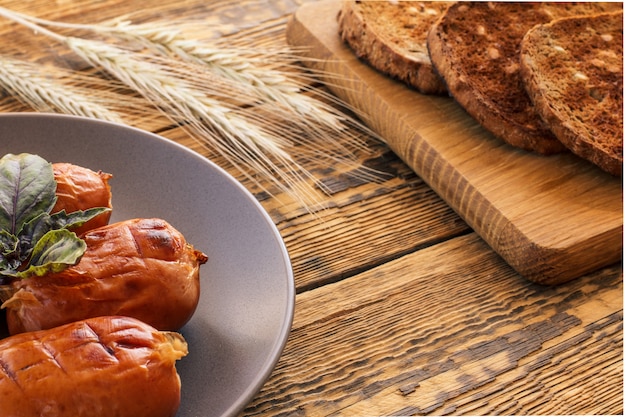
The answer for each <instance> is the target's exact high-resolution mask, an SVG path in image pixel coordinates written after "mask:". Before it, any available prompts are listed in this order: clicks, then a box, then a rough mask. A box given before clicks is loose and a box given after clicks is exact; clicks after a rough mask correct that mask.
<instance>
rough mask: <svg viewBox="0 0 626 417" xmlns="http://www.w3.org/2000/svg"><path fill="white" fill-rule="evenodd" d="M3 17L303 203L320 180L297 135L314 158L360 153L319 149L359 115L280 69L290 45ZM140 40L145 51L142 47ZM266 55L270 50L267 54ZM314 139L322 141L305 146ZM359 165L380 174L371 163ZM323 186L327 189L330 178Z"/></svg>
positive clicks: (342, 159) (347, 158)
mask: <svg viewBox="0 0 626 417" xmlns="http://www.w3.org/2000/svg"><path fill="white" fill-rule="evenodd" d="M0 15H2V16H4V17H6V18H9V19H11V20H13V21H15V22H17V23H20V24H22V25H24V26H27V27H30V28H32V29H34V30H36V31H37V32H38V33H41V34H44V35H46V36H49V37H51V38H53V39H56V40H57V41H59V42H61V43H63V44H65V45H66V46H67V47H69V48H70V49H71V50H72V51H73V52H74V53H75V54H77V55H78V56H79V57H81V58H82V59H84V60H85V61H86V62H88V63H89V64H90V65H92V66H94V67H96V68H102V69H105V70H106V72H108V73H109V74H110V75H112V76H113V77H115V78H116V79H118V80H119V81H121V82H122V83H124V84H125V85H126V86H128V87H129V88H131V89H132V90H134V91H136V92H137V93H139V94H140V95H141V96H143V97H144V98H145V99H146V100H148V101H149V102H150V103H152V104H153V105H154V106H155V107H156V108H157V109H159V110H160V111H161V112H162V114H164V115H165V116H166V117H168V118H170V120H172V121H173V122H175V123H177V124H180V125H181V126H183V127H184V128H185V129H186V130H187V131H188V132H189V133H190V135H191V136H192V137H193V138H194V139H196V140H197V141H198V142H199V143H200V144H201V145H202V146H205V147H207V149H209V150H213V151H217V152H218V153H220V154H221V155H223V156H224V157H225V158H226V160H227V161H228V162H229V163H230V164H232V165H233V166H234V167H236V168H238V169H239V171H240V172H242V173H243V174H244V175H245V176H246V177H247V178H248V179H250V180H251V181H252V182H253V183H255V184H256V185H257V186H259V187H260V188H261V189H264V190H265V191H266V192H269V191H268V190H267V189H265V188H264V187H262V186H261V182H260V181H258V180H257V178H256V177H257V175H261V176H263V177H266V178H267V179H269V180H270V182H271V183H273V184H275V185H277V186H278V188H279V189H280V190H281V191H282V192H285V193H287V194H289V195H291V196H292V197H294V198H295V199H296V200H297V201H299V202H300V203H301V205H303V206H304V207H305V208H310V207H311V206H312V205H315V204H316V203H317V201H318V196H317V195H316V192H314V191H313V190H312V189H311V187H309V186H308V185H306V183H307V182H311V181H312V182H314V183H315V182H316V181H317V180H316V179H315V178H314V176H313V175H311V174H310V173H309V172H307V171H306V170H305V169H303V168H302V167H301V166H300V165H299V164H298V163H297V162H296V161H295V160H294V159H293V158H292V156H291V155H290V153H289V152H288V149H290V148H292V147H293V145H294V143H293V140H292V139H291V138H298V139H300V137H302V138H306V139H305V140H302V141H301V142H303V143H304V145H303V146H304V148H305V149H306V151H307V153H308V155H310V156H315V157H324V158H327V159H329V161H330V163H334V164H336V163H342V164H348V165H352V166H354V165H355V161H356V159H355V157H354V155H353V154H351V151H350V150H349V149H347V148H345V147H344V148H340V149H339V150H338V151H337V153H335V154H331V155H325V154H323V153H322V152H320V150H319V149H316V148H315V146H314V144H315V143H316V141H319V140H326V139H327V138H328V137H332V136H333V134H337V133H341V132H342V131H345V130H346V129H345V126H344V125H343V123H354V122H352V121H351V120H350V119H349V118H347V117H346V115H345V114H344V113H342V112H340V111H338V110H337V109H335V108H334V107H333V106H331V105H327V104H326V103H324V102H323V101H321V100H317V99H315V98H312V97H308V96H307V95H305V94H302V91H303V90H304V88H305V87H304V86H305V83H304V82H301V83H299V82H298V81H294V80H293V79H292V78H289V77H287V76H286V75H285V74H284V73H283V72H282V71H281V70H280V68H281V66H285V62H289V61H290V60H292V59H293V57H292V56H291V55H290V53H289V52H288V51H286V50H279V51H273V53H272V54H270V55H268V54H267V53H265V54H259V53H258V52H256V51H255V52H253V51H250V50H245V51H244V50H241V49H233V48H227V47H223V46H222V47H220V48H209V47H206V46H203V45H202V44H201V43H200V42H199V41H195V40H187V39H184V38H183V37H182V36H181V34H180V32H179V31H178V30H172V29H163V28H160V29H159V28H157V27H156V26H154V25H131V24H130V23H128V22H126V21H122V22H118V23H115V24H112V23H111V24H108V25H77V24H64V23H57V22H50V21H46V20H42V19H37V18H33V17H30V16H26V15H22V14H18V13H16V12H12V11H10V10H7V9H5V8H2V7H0ZM41 25H46V26H51V25H56V26H59V27H64V28H69V29H82V30H90V31H92V32H97V33H99V34H105V35H107V36H109V37H113V38H115V40H116V41H120V40H121V41H125V43H126V44H125V45H123V46H116V45H112V44H109V43H107V42H104V41H98V40H90V39H83V38H78V37H74V36H65V35H61V34H59V33H57V32H53V31H51V30H49V29H47V28H44V27H42V26H41ZM117 43H119V42H117ZM129 43H131V44H133V43H134V44H135V45H129ZM137 44H139V45H141V46H143V48H144V49H146V51H147V52H145V51H144V52H142V51H138V50H137V49H136V46H137ZM242 55H244V56H245V58H242ZM268 57H271V58H272V59H271V60H269V62H268V59H267V58H268ZM289 65H290V64H287V66H289ZM200 70H201V71H200ZM333 100H336V99H333ZM242 104H244V105H243V106H242ZM250 106H254V107H250ZM267 106H269V109H267V110H266V111H265V114H271V115H272V118H273V119H274V121H273V122H271V121H269V120H270V118H265V115H262V114H260V112H259V111H251V109H252V108H255V109H256V110H258V109H259V107H260V108H264V107H267ZM356 125H357V126H362V125H360V124H358V123H356ZM344 133H345V132H344ZM368 133H369V132H368ZM343 136H344V137H348V139H349V142H350V146H351V147H353V148H355V149H358V148H360V149H363V148H364V144H363V143H362V142H361V141H360V139H359V138H358V137H357V136H356V135H350V134H344V135H343ZM311 138H313V139H314V140H313V141H310V143H309V144H307V143H308V142H309V141H308V139H311ZM352 172H353V173H355V172H356V173H357V174H356V175H360V176H366V177H368V178H370V179H371V178H372V177H373V175H372V173H371V172H369V171H367V170H366V169H363V170H360V169H357V170H352ZM374 177H375V175H374ZM318 186H320V187H322V189H323V185H321V184H318Z"/></svg>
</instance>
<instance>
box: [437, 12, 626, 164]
mask: <svg viewBox="0 0 626 417" xmlns="http://www.w3.org/2000/svg"><path fill="white" fill-rule="evenodd" d="M616 6H621V4H619V3H569V4H566V3H510V2H498V3H491V2H469V3H467V2H459V3H455V4H453V5H451V6H450V7H449V8H448V9H447V11H446V12H445V13H444V14H443V15H442V17H441V18H440V20H439V21H438V22H437V23H436V24H435V25H433V27H432V29H431V31H430V32H429V35H428V48H429V52H430V57H431V60H432V62H433V65H434V67H435V69H436V70H437V71H438V72H439V74H440V75H441V76H442V78H443V79H444V80H445V82H446V84H447V87H448V90H449V92H450V94H451V95H452V96H453V97H454V98H455V99H456V100H457V101H458V103H459V104H460V105H461V106H462V107H463V108H464V109H465V110H466V111H467V112H468V113H469V114H470V115H471V116H473V117H474V118H475V119H476V120H477V121H478V122H479V123H481V124H482V125H483V127H485V128H486V129H487V130H489V131H491V132H492V133H493V134H494V135H495V136H497V137H499V138H501V139H502V140H504V141H505V142H507V143H509V144H511V145H513V146H516V147H519V148H522V149H525V150H529V151H534V152H537V153H539V154H545V155H548V154H553V153H557V152H562V151H565V150H566V148H565V147H564V146H563V144H562V143H561V142H560V141H559V140H558V139H557V138H556V137H555V136H554V135H553V133H552V132H551V130H550V129H549V127H548V126H547V125H546V123H544V122H543V120H542V119H541V118H540V117H539V116H538V115H537V113H536V112H535V108H534V106H533V104H532V102H531V101H530V98H529V97H528V94H527V93H526V90H525V88H524V84H523V81H522V78H521V75H520V64H519V48H520V43H521V41H522V38H523V37H524V35H525V34H526V32H527V31H528V30H529V29H531V28H532V27H533V26H535V25H536V24H540V23H547V22H550V21H551V20H553V19H555V18H558V17H565V16H570V15H575V14H590V13H598V12H602V11H605V9H607V8H608V9H611V8H613V7H616Z"/></svg>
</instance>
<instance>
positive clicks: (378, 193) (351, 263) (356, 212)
mask: <svg viewBox="0 0 626 417" xmlns="http://www.w3.org/2000/svg"><path fill="white" fill-rule="evenodd" d="M161 134H162V135H163V136H165V137H167V138H170V139H172V140H175V141H177V142H179V143H181V144H183V145H185V146H187V147H189V148H191V149H193V150H196V151H198V152H200V153H202V154H204V155H207V156H208V157H209V158H210V159H211V160H212V161H213V162H215V163H216V164H218V165H220V166H226V163H225V161H224V160H222V159H221V158H220V157H219V156H218V155H215V154H211V153H210V152H209V151H208V150H206V149H203V148H202V147H201V146H200V144H198V143H196V142H194V141H193V139H191V138H190V137H189V136H188V135H187V134H186V133H185V131H184V130H183V129H181V128H176V129H170V130H166V131H163V132H161ZM341 141H342V138H341V137H335V138H333V141H329V143H328V145H327V146H326V148H325V149H326V150H327V151H328V152H333V151H335V150H336V149H335V148H334V146H335V145H340V144H341ZM368 143H369V146H370V149H371V153H369V154H367V155H363V156H362V157H361V159H360V163H362V164H363V165H365V166H368V167H370V168H372V169H375V170H377V171H378V172H380V177H379V181H362V180H359V179H358V178H354V177H351V176H349V175H347V173H346V172H341V171H339V170H338V169H337V167H333V166H324V167H320V166H319V165H318V163H317V162H316V161H305V160H302V161H300V162H301V163H302V164H303V166H305V167H306V168H307V169H310V170H311V171H312V172H314V173H315V175H316V176H317V177H318V178H319V179H320V181H322V182H324V183H325V184H326V185H327V187H328V188H329V189H330V190H331V194H329V195H326V196H323V195H322V196H323V200H322V201H323V206H324V207H325V208H324V209H323V210H321V211H319V212H318V213H315V214H313V213H308V212H306V210H304V209H302V208H300V207H297V206H296V205H295V202H293V201H292V200H291V201H290V199H289V197H288V196H286V195H283V194H281V193H280V192H279V190H275V189H272V188H271V187H270V190H269V191H270V192H276V194H275V196H274V197H273V198H270V197H269V196H268V194H267V193H266V192H265V191H263V190H259V189H258V188H257V187H255V185H254V184H251V183H250V181H249V180H248V179H246V178H245V177H244V176H243V175H241V174H239V173H237V172H234V171H231V172H230V173H231V174H232V175H233V176H235V178H237V180H239V181H240V182H241V183H242V184H244V186H246V188H248V189H249V190H250V191H251V192H252V193H254V194H255V195H256V196H257V199H259V201H260V202H261V204H262V205H263V206H264V208H265V209H266V210H267V211H268V213H269V214H270V216H271V217H272V219H274V221H275V223H276V226H277V227H278V229H279V231H280V233H281V236H282V237H283V240H284V241H285V244H286V246H287V250H288V251H289V253H290V256H291V260H292V267H293V270H294V278H295V281H296V291H297V292H298V293H299V292H303V291H306V290H310V289H312V288H316V287H319V286H322V285H324V284H327V283H331V282H336V281H339V280H341V279H344V278H346V277H350V276H352V275H354V274H357V273H359V272H361V271H363V270H365V269H368V268H371V267H373V266H376V265H380V264H382V263H385V262H388V261H389V260H392V259H395V258H398V257H400V256H403V255H404V254H406V253H410V252H413V251H415V250H419V249H421V248H423V247H427V246H430V245H432V244H435V243H438V242H441V241H444V240H447V239H450V238H452V237H454V236H458V235H462V234H466V233H468V232H470V229H469V227H468V226H467V224H466V223H465V222H464V221H463V220H461V218H460V217H459V216H458V215H457V214H456V213H455V212H454V210H452V209H451V208H450V206H448V205H447V204H446V203H445V202H444V201H443V200H442V199H441V198H440V197H439V196H438V195H437V194H436V193H435V192H433V191H432V189H431V188H430V187H428V185H427V184H426V183H424V181H423V180H421V179H420V178H419V177H417V176H416V175H415V173H414V172H413V171H412V170H411V169H410V168H409V167H407V166H406V165H405V164H404V163H403V162H402V161H401V160H400V159H399V158H398V157H397V156H396V155H395V154H394V153H392V152H390V151H389V149H388V148H387V147H386V146H385V145H384V144H381V143H379V142H377V141H375V140H374V139H373V138H370V139H369V141H368ZM296 154H297V153H296ZM364 242H367V244H364Z"/></svg>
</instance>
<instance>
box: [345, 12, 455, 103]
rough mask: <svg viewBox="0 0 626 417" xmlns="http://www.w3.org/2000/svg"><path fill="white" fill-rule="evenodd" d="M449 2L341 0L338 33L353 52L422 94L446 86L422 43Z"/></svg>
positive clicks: (443, 91)
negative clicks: (434, 68)
mask: <svg viewBox="0 0 626 417" xmlns="http://www.w3.org/2000/svg"><path fill="white" fill-rule="evenodd" d="M448 4H449V2H398V1H358V0H350V1H344V2H343V6H342V9H341V10H340V12H339V15H338V22H339V34H340V36H341V38H342V40H343V41H344V42H345V43H346V44H347V45H348V46H349V47H350V48H351V49H352V50H353V51H354V53H355V55H356V56H357V57H358V58H359V59H361V60H363V61H365V62H367V63H368V64H369V65H370V66H371V67H373V68H375V69H377V70H378V71H380V72H382V73H384V74H386V75H389V76H391V77H393V78H395V79H398V80H400V81H402V82H404V83H406V84H407V85H409V86H411V87H413V88H415V89H417V90H418V91H419V92H421V93H423V94H434V95H443V94H447V89H446V86H445V84H444V83H443V81H442V80H441V78H440V77H439V75H437V74H436V73H435V72H434V70H433V67H432V63H431V61H430V57H429V56H428V50H427V47H426V34H427V32H428V29H429V28H430V26H431V25H432V24H433V23H434V22H435V21H436V19H437V18H438V17H439V16H440V15H441V13H443V11H444V10H445V9H446V8H447V6H448Z"/></svg>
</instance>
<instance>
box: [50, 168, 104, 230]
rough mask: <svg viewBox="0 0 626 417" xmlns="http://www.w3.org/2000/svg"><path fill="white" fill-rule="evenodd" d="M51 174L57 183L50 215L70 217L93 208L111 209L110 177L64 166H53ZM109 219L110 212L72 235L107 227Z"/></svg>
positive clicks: (97, 217)
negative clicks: (57, 214) (62, 214)
mask: <svg viewBox="0 0 626 417" xmlns="http://www.w3.org/2000/svg"><path fill="white" fill-rule="evenodd" d="M52 170H53V172H54V179H55V180H56V182H57V191H56V195H57V202H56V204H55V206H54V207H53V209H52V211H51V212H52V213H56V212H58V211H61V210H65V211H66V212H67V213H71V212H74V211H77V210H87V209H90V208H94V207H108V208H111V187H110V186H109V179H110V178H111V174H106V173H104V172H94V171H92V170H90V169H88V168H83V167H81V166H78V165H73V164H69V163H65V162H60V163H55V164H52ZM110 217H111V212H110V211H107V212H105V213H101V214H99V215H98V216H96V217H94V218H93V219H91V220H89V221H88V222H86V223H85V224H83V225H82V226H80V227H78V228H76V229H73V230H72V231H73V232H75V233H76V234H77V235H82V234H83V233H85V232H86V231H88V230H91V229H95V228H96V227H101V226H105V225H107V224H108V223H109V219H110Z"/></svg>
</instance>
